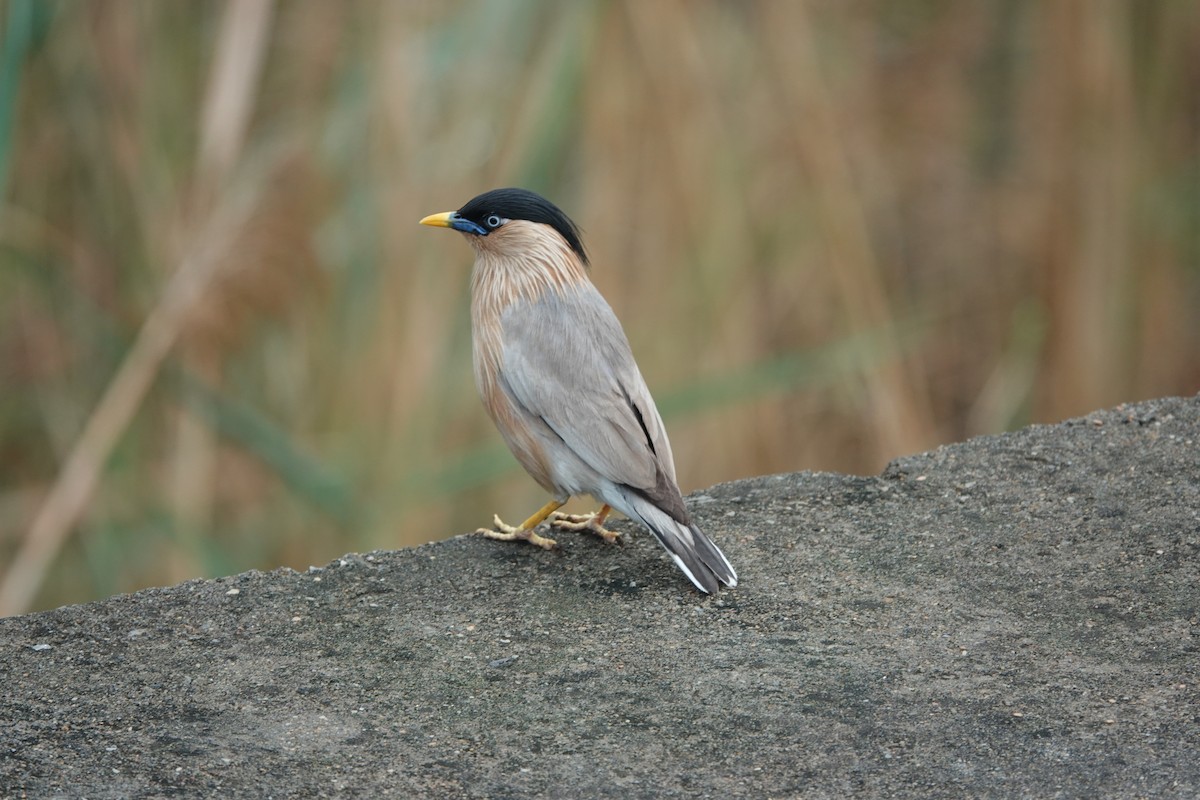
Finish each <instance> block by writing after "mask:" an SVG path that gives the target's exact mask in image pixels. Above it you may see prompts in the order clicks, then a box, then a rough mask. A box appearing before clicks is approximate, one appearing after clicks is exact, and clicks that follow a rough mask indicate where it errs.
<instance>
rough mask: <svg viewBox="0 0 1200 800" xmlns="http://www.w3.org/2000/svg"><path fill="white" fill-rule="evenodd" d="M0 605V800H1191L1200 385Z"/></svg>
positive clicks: (1198, 717) (1198, 792)
mask: <svg viewBox="0 0 1200 800" xmlns="http://www.w3.org/2000/svg"><path fill="white" fill-rule="evenodd" d="M689 502H690V505H691V507H692V509H693V510H694V512H695V514H696V516H697V518H698V521H699V523H700V524H701V526H702V527H704V528H706V529H707V530H708V531H709V532H710V534H711V535H712V536H713V538H714V539H716V540H717V541H718V542H719V543H720V544H721V545H722V547H723V548H724V550H725V552H726V553H727V554H728V555H729V557H730V560H731V561H733V563H734V564H735V566H737V567H738V569H739V572H740V575H741V578H742V585H741V586H739V587H738V588H737V589H735V590H732V591H725V592H723V593H722V594H720V595H719V596H715V597H703V596H699V595H697V594H695V593H694V592H693V591H692V590H691V589H690V588H689V587H688V585H687V582H686V580H685V579H684V578H683V576H682V575H681V574H679V573H678V572H677V571H676V570H675V569H674V567H673V566H672V565H671V564H670V562H668V561H667V560H666V557H665V555H664V554H662V552H661V551H660V550H659V549H658V547H657V546H656V545H655V544H654V542H653V540H652V539H651V538H650V536H649V535H648V534H646V533H645V532H642V531H635V530H633V526H632V524H630V523H628V522H625V523H622V524H621V525H620V527H622V529H624V530H626V531H629V532H631V533H632V542H631V543H630V545H629V546H627V547H625V548H617V547H611V546H607V545H604V544H603V543H601V542H599V541H597V540H593V539H591V538H584V537H582V536H579V535H560V536H559V539H560V541H561V542H562V543H563V545H564V548H563V550H564V552H562V553H560V554H554V553H546V552H543V551H539V550H536V549H534V548H531V547H527V546H520V545H506V544H502V543H498V542H492V541H487V540H484V539H482V538H477V537H474V536H465V537H459V538H456V539H452V540H449V541H445V542H438V543H436V544H430V545H426V546H424V547H419V548H416V549H413V550H404V551H400V552H378V553H373V554H370V555H366V556H358V555H351V556H346V557H345V558H343V559H341V560H339V561H336V562H334V563H332V564H330V565H329V566H327V567H325V568H323V569H313V570H310V571H309V572H307V573H303V574H298V573H295V572H292V571H290V570H277V571H275V572H272V573H270V574H263V573H258V572H251V573H246V574H243V575H236V576H233V577H230V578H224V579H220V580H211V581H209V580H205V581H192V582H189V583H185V584H182V585H180V586H174V587H170V588H165V589H153V590H149V591H144V592H139V593H137V594H134V595H130V596H122V597H114V598H111V599H109V600H105V601H103V602H97V603H91V604H88V605H84V606H75V607H67V608H61V609H58V610H55V611H49V612H44V613H38V614H30V615H27V616H24V617H17V618H11V619H6V620H0V652H2V657H0V686H3V691H2V692H0V788H2V789H3V791H0V795H2V796H5V797H12V796H16V797H20V796H25V794H28V796H31V797H32V796H36V797H49V796H56V795H60V796H72V797H78V796H86V797H89V798H100V797H130V796H166V795H171V796H227V797H255V796H264V797H265V796H279V797H284V796H287V797H298V796H364V797H447V798H454V797H513V798H515V797H529V796H554V797H605V796H613V797H655V798H659V797H714V798H718V797H791V796H804V797H847V796H889V795H900V796H908V797H1017V796H1037V797H1051V796H1072V797H1075V796H1122V797H1134V796H1143V797H1146V796H1178V797H1195V796H1200V398H1189V399H1167V400H1160V401H1154V402H1148V403H1141V404H1137V405H1130V406H1123V407H1120V408H1117V409H1114V410H1112V411H1107V412H1098V413H1095V414H1092V415H1090V416H1088V417H1086V418H1083V419H1077V420H1072V421H1069V422H1065V423H1062V424H1060V425H1054V426H1042V427H1033V428H1028V429H1026V430H1023V431H1020V432H1017V433H1013V434H1007V435H1003V436H994V437H985V438H979V439H974V440H971V441H969V442H966V443H965V444H960V445H954V446H949V447H943V448H940V449H938V450H935V451H933V452H931V453H927V454H924V455H918V456H913V457H910V458H904V459H900V460H898V461H896V462H894V463H893V464H892V465H890V466H889V467H888V469H887V470H886V471H885V472H884V474H883V475H881V476H879V477H869V478H861V477H848V476H843V475H829V474H812V473H799V474H793V475H779V476H773V477H766V478H758V479H754V480H746V481H738V482H736V483H730V484H724V485H720V486H716V487H713V488H712V489H709V490H707V491H705V492H703V493H700V494H696V495H693V496H692V497H691V498H690V500H689Z"/></svg>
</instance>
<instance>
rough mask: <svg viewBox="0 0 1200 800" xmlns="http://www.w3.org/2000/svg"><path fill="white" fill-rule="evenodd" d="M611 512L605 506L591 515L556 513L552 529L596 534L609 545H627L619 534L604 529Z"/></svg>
mask: <svg viewBox="0 0 1200 800" xmlns="http://www.w3.org/2000/svg"><path fill="white" fill-rule="evenodd" d="M610 511H612V509H611V508H609V507H608V506H604V507H603V508H601V509H600V510H599V511H593V512H592V513H591V514H560V513H559V512H557V511H555V512H554V513H553V514H551V515H550V527H552V528H557V529H558V530H560V531H587V532H589V533H594V534H596V535H597V536H599V537H600V538H601V539H603V540H604V541H606V542H608V543H609V544H625V540H624V539H622V538H621V534H620V533H619V532H617V531H610V530H608V529H607V528H605V527H604V520H605V518H606V517H607V516H608V512H610Z"/></svg>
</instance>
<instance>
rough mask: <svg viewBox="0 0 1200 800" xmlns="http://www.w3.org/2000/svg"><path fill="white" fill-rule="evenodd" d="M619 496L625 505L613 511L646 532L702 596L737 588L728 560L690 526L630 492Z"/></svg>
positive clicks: (710, 541)
mask: <svg viewBox="0 0 1200 800" xmlns="http://www.w3.org/2000/svg"><path fill="white" fill-rule="evenodd" d="M621 495H622V499H623V500H624V501H625V502H624V503H622V504H620V505H616V506H615V507H616V508H618V509H619V510H620V511H622V512H623V513H624V514H625V515H626V516H628V517H631V518H633V519H635V520H637V521H638V522H640V523H642V524H643V525H645V526H646V527H647V528H649V529H650V532H651V533H653V534H654V538H655V539H658V543H659V544H661V545H662V546H663V549H665V550H666V551H667V553H668V554H669V555H670V556H671V559H672V560H673V561H674V562H675V566H677V567H679V569H681V570H682V571H683V574H684V575H687V576H688V580H690V581H691V582H692V583H694V584H695V585H696V588H697V589H699V590H700V591H702V592H704V593H705V594H713V593H714V592H716V591H717V590H718V589H720V588H721V584H725V585H726V586H729V587H731V588H732V587H734V586H737V573H736V572H734V570H733V566H732V565H731V564H730V563H729V559H727V558H725V554H724V553H722V552H721V548H719V547H717V546H716V545H715V544H713V542H712V540H711V539H709V538H708V537H707V536H705V535H704V532H703V531H701V530H700V529H699V528H697V527H696V525H695V524H694V523H690V522H689V523H687V524H685V523H682V522H679V521H678V520H676V519H674V518H673V517H672V516H671V515H670V514H668V513H667V512H665V511H663V510H662V509H661V508H659V507H658V506H656V505H654V504H653V503H651V502H650V501H649V500H648V499H647V498H645V497H642V496H641V495H639V494H636V493H634V492H632V491H628V490H623V491H621ZM612 505H615V504H612Z"/></svg>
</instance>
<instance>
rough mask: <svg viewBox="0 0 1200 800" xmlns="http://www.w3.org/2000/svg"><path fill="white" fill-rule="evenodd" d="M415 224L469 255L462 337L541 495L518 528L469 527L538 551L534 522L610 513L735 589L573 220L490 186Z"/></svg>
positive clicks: (558, 522)
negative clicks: (445, 235)
mask: <svg viewBox="0 0 1200 800" xmlns="http://www.w3.org/2000/svg"><path fill="white" fill-rule="evenodd" d="M421 224H422V225H431V226H435V227H441V228H450V229H451V230H455V231H458V232H459V233H461V234H463V236H464V237H465V238H466V240H467V242H468V243H469V244H470V245H471V247H472V249H473V250H474V251H475V263H474V267H473V269H472V272H471V339H472V356H473V362H474V373H475V384H476V388H477V389H478V390H479V396H480V399H481V400H482V401H483V405H484V408H485V409H486V410H487V412H488V414H489V416H491V418H492V421H493V422H494V423H495V425H496V428H497V429H498V430H499V432H500V435H501V437H502V438H503V439H504V441H505V443H506V444H507V445H508V448H509V449H510V450H511V451H512V453H513V455H514V456H515V457H516V459H517V461H519V462H520V464H521V466H522V467H524V468H525V471H526V472H528V473H529V475H530V476H531V477H532V478H533V479H534V480H535V481H536V482H537V483H538V484H539V485H540V486H541V487H542V488H543V489H545V490H546V491H547V492H548V493H549V494H550V496H551V499H550V501H549V502H547V503H546V504H545V505H544V506H542V508H540V509H539V510H538V511H537V512H535V513H534V514H532V515H531V516H530V517H529V518H528V519H526V520H525V521H524V522H522V523H521V524H520V525H517V526H512V525H506V524H505V523H504V522H503V521H502V520H501V519H500V515H499V514H497V515H495V517H494V518H493V522H494V524H495V527H494V528H480V529H479V530H478V531H477V533H480V534H482V535H484V536H487V537H489V538H492V539H498V540H501V541H517V540H524V541H528V542H529V543H531V544H534V545H537V546H539V547H543V548H545V549H547V550H553V549H556V548H557V546H558V545H557V542H556V541H555V540H554V539H551V538H549V537H546V536H542V535H540V534H538V533H537V532H536V530H535V529H536V528H537V527H538V526H539V525H541V524H542V523H543V522H545V521H549V523H550V526H551V527H552V528H556V529H559V530H573V531H585V532H591V533H594V534H596V535H597V536H600V537H601V538H602V539H604V540H605V541H607V542H611V543H620V542H621V541H622V540H621V538H620V534H619V533H617V532H614V531H610V530H608V529H606V528H605V527H604V522H605V520H606V519H607V518H608V515H609V513H610V512H611V511H612V509H617V510H618V511H620V512H621V513H623V514H625V516H627V517H629V518H630V519H632V520H635V521H637V522H639V523H641V524H642V525H643V526H645V527H646V528H647V529H649V531H650V532H651V533H652V534H653V535H654V537H655V539H657V540H658V542H659V544H661V545H662V546H663V548H664V549H665V550H666V551H667V553H668V554H669V555H670V557H671V559H672V560H673V561H674V562H675V564H676V566H678V567H679V569H680V570H681V571H682V572H683V573H684V574H685V575H686V576H687V577H688V579H689V580H691V582H692V583H693V584H694V585H695V586H696V588H697V589H699V590H700V591H701V592H704V593H705V594H712V593H714V592H717V591H718V590H719V589H720V586H721V585H722V584H724V585H725V586H728V587H734V586H736V585H737V573H736V572H735V571H734V569H733V566H732V565H730V563H729V560H728V559H727V558H726V557H725V554H724V553H722V552H721V549H720V548H719V547H717V545H716V544H714V543H713V542H712V540H711V539H709V538H708V536H706V535H705V534H704V532H703V531H701V530H700V528H699V527H697V525H696V523H695V522H694V520H693V519H692V517H691V515H690V514H689V513H688V510H687V507H686V506H685V505H684V502H683V495H682V494H681V493H680V491H679V485H678V483H677V481H676V478H675V463H674V460H673V458H672V455H671V444H670V442H669V441H668V439H667V432H666V429H665V428H664V427H663V422H662V418H661V417H660V416H659V413H658V409H657V407H656V406H655V404H654V399H653V398H652V397H651V396H650V390H649V389H648V388H647V387H646V382H645V380H644V379H643V378H642V374H641V371H640V370H639V369H638V366H637V363H636V362H635V361H634V358H633V352H632V350H631V349H630V346H629V340H628V339H627V338H626V336H625V331H624V330H623V329H622V327H621V323H620V322H619V321H618V320H617V316H616V314H615V313H614V312H613V310H612V308H611V307H610V306H609V304H608V303H607V302H606V301H605V299H604V298H603V297H602V296H601V295H600V292H599V291H598V290H597V289H596V287H595V285H594V284H593V283H592V281H591V278H590V277H589V269H590V262H589V258H588V255H587V252H586V250H585V249H584V246H583V240H582V235H581V232H580V229H579V227H578V226H577V225H576V224H575V223H574V222H573V221H572V220H571V219H570V218H569V217H568V216H567V215H566V214H565V213H563V211H562V210H561V209H559V208H558V206H556V205H554V204H553V203H551V202H550V201H549V200H547V199H546V198H544V197H542V196H541V195H539V194H536V193H535V192H532V191H529V190H527V189H519V188H505V189H493V190H491V191H487V192H484V193H483V194H480V195H478V196H477V197H475V198H473V199H471V200H470V201H468V202H467V204H466V205H464V206H462V207H461V208H459V209H458V210H457V211H447V212H443V213H440V214H431V215H429V216H427V217H425V218H424V219H422V220H421ZM575 495H591V496H592V497H594V498H595V499H596V500H598V501H600V502H601V504H602V505H601V507H600V509H599V510H598V511H595V512H593V513H590V514H563V513H560V512H559V510H558V509H559V508H561V507H562V506H563V505H564V504H565V503H566V502H567V501H568V500H569V499H570V498H571V497H572V496H575Z"/></svg>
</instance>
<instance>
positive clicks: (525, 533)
mask: <svg viewBox="0 0 1200 800" xmlns="http://www.w3.org/2000/svg"><path fill="white" fill-rule="evenodd" d="M492 521H493V522H495V523H496V527H495V529H494V530H493V529H492V528H480V529H479V530H477V531H475V532H476V533H481V534H483V535H484V536H486V537H487V538H489V539H496V540H497V541H501V542H515V541H516V540H518V539H524V540H525V541H527V542H529V543H530V544H536V545H537V546H538V547H541V548H542V549H544V550H557V549H558V542H556V541H554V540H553V539H547V538H546V537H545V536H538V535H537V534H536V533H534V531H533V528H514V527H513V526H512V525H505V524H504V522H502V521H501V519H500V515H499V514H497V515H496V516H495V517H493V520H492Z"/></svg>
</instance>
